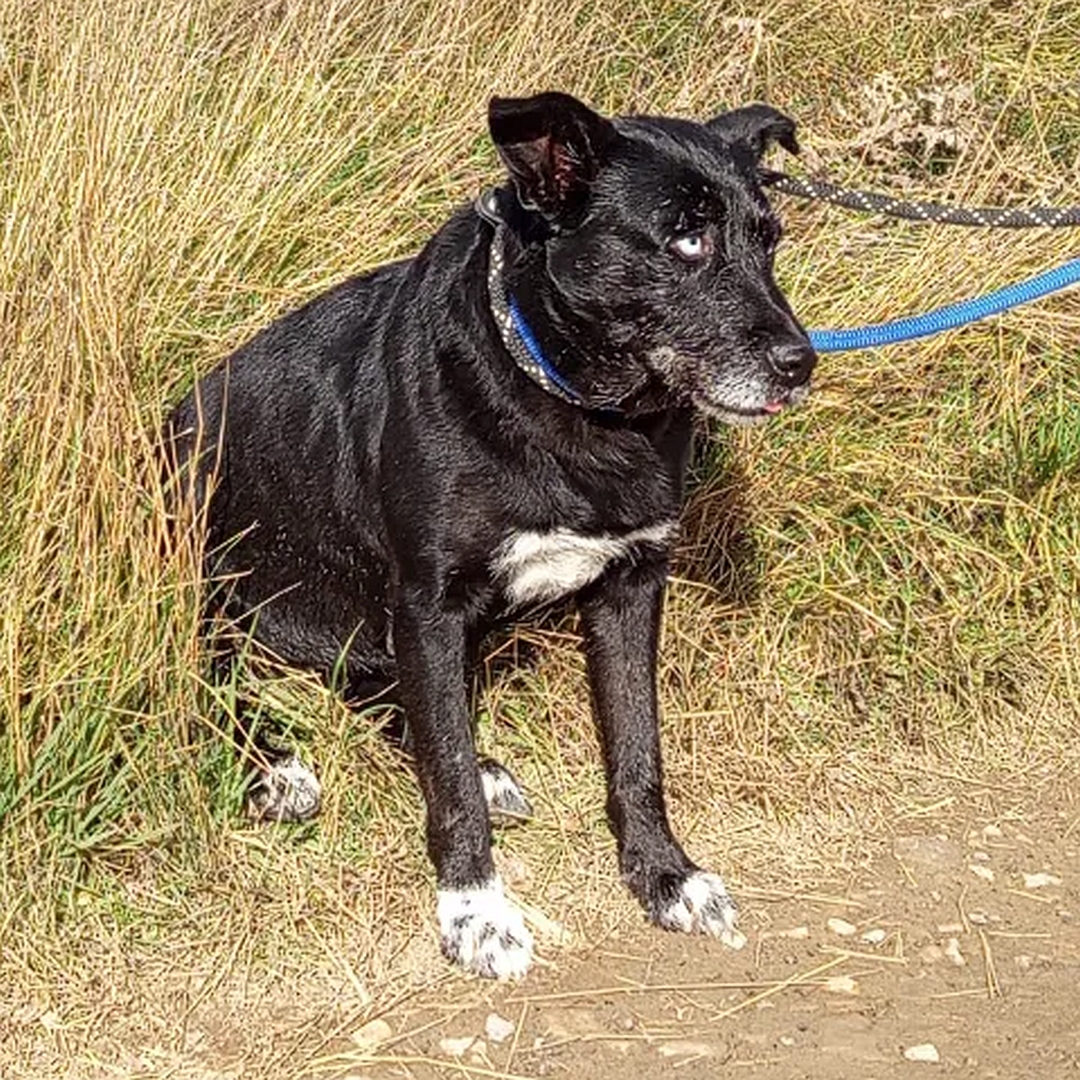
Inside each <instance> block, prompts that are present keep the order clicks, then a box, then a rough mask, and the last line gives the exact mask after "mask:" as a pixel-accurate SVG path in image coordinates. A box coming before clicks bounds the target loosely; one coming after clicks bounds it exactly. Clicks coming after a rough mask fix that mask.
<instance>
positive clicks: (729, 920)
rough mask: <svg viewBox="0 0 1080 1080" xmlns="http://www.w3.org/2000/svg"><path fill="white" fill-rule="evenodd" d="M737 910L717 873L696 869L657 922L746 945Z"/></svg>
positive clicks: (734, 946)
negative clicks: (738, 924)
mask: <svg viewBox="0 0 1080 1080" xmlns="http://www.w3.org/2000/svg"><path fill="white" fill-rule="evenodd" d="M737 918H738V909H737V908H736V907H735V902H734V901H733V900H732V899H731V897H730V896H728V891H727V889H726V888H725V886H724V883H723V881H721V879H720V877H719V876H718V875H716V874H707V873H705V871H704V870H696V871H695V872H694V873H692V874H691V875H690V876H689V877H688V878H687V879H686V880H685V881H684V882H683V883H682V886H681V888H680V889H679V894H678V896H677V898H676V899H675V900H674V901H672V903H670V904H669V905H668V906H667V907H666V908H664V910H663V911H661V912H660V915H659V917H658V918H657V922H659V924H660V925H661V926H662V927H664V929H666V930H681V931H682V932H683V933H685V934H712V936H713V937H718V938H719V939H720V940H721V941H722V942H723V943H724V944H725V945H727V946H729V947H730V948H732V949H741V948H742V947H743V946H744V945H745V944H746V935H745V934H743V933H741V932H740V931H739V930H738V929H737V927H736V925H735V923H736V920H737Z"/></svg>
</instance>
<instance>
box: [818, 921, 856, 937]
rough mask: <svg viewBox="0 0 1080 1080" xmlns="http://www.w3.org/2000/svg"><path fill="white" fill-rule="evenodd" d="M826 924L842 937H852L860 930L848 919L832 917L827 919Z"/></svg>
mask: <svg viewBox="0 0 1080 1080" xmlns="http://www.w3.org/2000/svg"><path fill="white" fill-rule="evenodd" d="M825 925H826V926H827V927H828V928H829V929H830V930H831V931H832V932H833V933H834V934H838V935H839V936H840V937H851V936H852V935H853V934H855V933H857V932H858V927H856V926H852V924H851V923H849V922H848V921H847V919H837V918H832V919H829V920H827V921H826V923H825Z"/></svg>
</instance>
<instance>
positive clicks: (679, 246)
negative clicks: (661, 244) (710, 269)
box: [670, 232, 713, 263]
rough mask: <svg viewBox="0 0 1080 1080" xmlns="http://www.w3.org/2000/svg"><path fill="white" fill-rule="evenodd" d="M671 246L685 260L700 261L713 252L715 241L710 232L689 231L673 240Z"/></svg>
mask: <svg viewBox="0 0 1080 1080" xmlns="http://www.w3.org/2000/svg"><path fill="white" fill-rule="evenodd" d="M670 247H671V250H672V251H673V252H674V253H675V254H676V255H678V256H679V258H680V259H682V260H683V261H684V262H688V263H699V262H703V261H704V260H705V259H707V258H708V257H709V256H710V255H711V254H712V250H713V243H712V237H711V236H709V234H708V233H703V232H699V233H687V234H686V235H685V236H677V237H676V238H675V239H674V240H672V241H671V244H670Z"/></svg>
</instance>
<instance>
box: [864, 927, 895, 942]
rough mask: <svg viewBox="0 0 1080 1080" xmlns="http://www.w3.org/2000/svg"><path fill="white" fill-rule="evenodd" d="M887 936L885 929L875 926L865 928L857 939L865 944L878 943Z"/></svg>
mask: <svg viewBox="0 0 1080 1080" xmlns="http://www.w3.org/2000/svg"><path fill="white" fill-rule="evenodd" d="M888 936H889V932H888V931H887V930H883V929H882V928H881V927H880V926H875V927H874V928H873V929H872V930H867V931H866V933H865V934H863V936H862V937H861V938H859V940H860V941H861V942H863V943H864V944H865V945H880V944H881V943H882V942H883V941H884V940H885V939H886V938H887V937H888Z"/></svg>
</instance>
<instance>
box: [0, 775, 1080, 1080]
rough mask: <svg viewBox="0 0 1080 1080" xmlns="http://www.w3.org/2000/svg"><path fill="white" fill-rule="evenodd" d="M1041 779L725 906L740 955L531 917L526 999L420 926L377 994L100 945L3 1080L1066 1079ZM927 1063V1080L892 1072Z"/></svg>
mask: <svg viewBox="0 0 1080 1080" xmlns="http://www.w3.org/2000/svg"><path fill="white" fill-rule="evenodd" d="M1055 771H1057V772H1058V773H1059V775H1060V773H1062V772H1066V780H1065V781H1064V782H1061V781H1060V780H1058V781H1055V782H1053V783H1051V784H1046V785H1044V786H1043V787H1042V788H1041V789H1040V790H1039V791H1038V793H1037V794H1036V793H1035V792H1034V791H1028V792H1026V793H1025V794H1024V795H1023V799H1022V800H1021V801H1018V800H1017V798H1016V797H1015V795H1014V792H1013V791H1012V790H1010V791H1009V792H1006V791H1005V790H1004V788H1002V789H1001V790H999V791H995V789H994V788H993V786H992V785H991V786H984V787H981V788H980V789H979V790H977V791H971V790H970V789H969V788H968V787H967V786H966V785H965V784H963V783H958V784H957V785H955V787H950V786H946V787H944V788H943V787H942V786H941V785H940V784H936V783H935V784H933V785H931V786H932V787H933V789H934V791H933V794H932V796H930V797H927V798H921V797H920V798H909V799H905V800H904V802H903V807H904V809H902V810H899V811H898V812H896V813H895V814H894V815H893V816H892V818H891V819H889V821H888V822H887V823H886V824H885V825H884V826H882V828H881V829H880V830H879V831H878V832H876V833H875V834H874V835H872V836H871V837H869V838H867V837H866V836H865V835H858V836H857V837H854V833H859V830H857V829H856V830H854V833H853V837H854V838H853V840H852V842H851V845H850V847H849V848H848V849H847V850H845V851H844V852H841V853H839V855H837V854H836V853H835V852H834V856H835V857H834V858H833V860H832V862H831V864H828V863H826V864H824V865H826V867H827V866H828V865H832V866H834V867H835V866H840V865H843V866H844V867H845V870H844V871H843V876H842V877H841V876H839V873H838V872H836V871H832V873H833V875H834V876H833V877H832V878H831V879H830V877H829V874H830V871H829V870H828V869H825V870H824V871H823V872H822V873H820V874H816V875H815V876H814V878H813V879H812V880H811V879H804V882H805V881H809V882H810V883H809V884H805V883H801V884H800V888H799V891H798V892H795V891H791V890H788V891H785V890H784V889H783V887H782V884H783V883H782V882H780V887H778V888H774V889H773V891H765V890H754V889H752V888H750V887H749V886H748V885H747V884H746V883H745V882H739V881H733V882H732V885H733V891H734V892H735V893H736V895H737V896H738V899H739V901H740V904H741V908H742V928H743V930H744V931H745V932H746V935H747V938H748V940H747V944H746V946H745V948H744V949H742V950H741V951H738V952H733V951H731V950H728V949H726V948H724V947H723V946H721V945H720V944H719V943H718V942H716V941H713V940H711V939H704V938H689V937H684V936H681V935H677V934H668V933H664V932H662V931H659V930H655V929H653V928H651V927H649V926H647V925H645V924H644V922H643V921H642V920H641V917H640V913H639V912H638V911H637V909H636V908H635V907H634V905H633V904H632V903H631V902H630V901H629V900H628V899H627V898H626V897H625V896H624V895H623V894H622V891H621V890H618V891H616V892H613V893H610V894H609V895H608V899H607V900H606V901H604V902H602V903H597V904H595V905H593V906H592V908H591V909H590V910H585V911H581V912H580V917H579V918H578V921H577V922H576V923H575V924H574V925H573V926H572V927H570V928H569V931H568V934H567V938H568V940H565V941H562V942H559V941H557V940H556V939H557V937H558V933H559V930H558V927H557V926H555V925H554V924H552V923H548V922H545V920H544V919H543V916H542V915H540V914H539V913H537V912H532V913H531V918H532V922H533V926H534V930H535V931H536V933H537V937H538V942H539V950H538V953H539V955H538V960H537V964H536V966H535V967H534V969H533V971H532V972H531V973H530V974H529V976H528V977H527V978H526V979H524V980H523V981H522V982H520V983H518V984H497V983H490V982H488V981H486V980H481V979H475V978H469V977H466V976H463V975H461V974H459V973H457V972H455V971H453V970H451V969H450V968H449V966H448V965H447V964H446V963H445V962H444V961H443V960H442V959H441V958H440V957H439V956H438V953H437V949H436V946H435V941H434V933H433V931H432V927H431V926H430V925H429V923H428V922H425V921H424V919H423V917H422V915H421V914H420V912H419V909H416V910H410V911H403V912H402V913H401V915H402V917H403V918H404V919H405V920H406V933H405V934H404V936H402V937H399V938H395V937H394V935H393V934H389V931H384V932H386V933H388V934H389V936H388V938H387V943H384V945H379V946H377V948H376V954H377V955H380V956H381V955H383V952H392V953H393V955H392V956H387V957H386V959H387V963H388V964H389V965H391V966H392V968H393V969H394V970H396V971H397V973H398V974H397V975H396V976H394V977H393V978H392V979H389V980H384V981H383V983H382V984H380V986H379V988H378V990H377V991H376V987H375V986H374V985H370V986H365V985H364V983H363V980H362V978H360V977H358V976H356V975H355V974H354V973H352V972H351V970H350V969H348V968H347V965H348V962H349V958H350V957H357V956H359V955H360V954H359V951H358V945H359V943H358V942H355V941H354V942H351V943H350V942H349V941H348V940H347V939H344V938H343V939H342V940H341V941H336V942H330V941H324V940H322V939H321V938H319V937H318V935H314V934H313V936H312V941H311V943H310V945H309V946H305V947H303V948H302V950H301V951H300V952H299V953H298V954H291V955H290V956H288V957H278V958H277V959H274V958H273V957H271V956H269V955H267V956H265V957H264V958H263V960H262V961H260V962H259V964H257V965H255V966H254V967H253V966H250V964H249V963H245V964H242V965H235V964H230V963H229V962H228V960H227V959H223V957H225V956H226V955H227V954H231V953H232V952H238V951H239V950H240V949H241V947H242V945H243V934H244V932H245V931H244V929H243V927H244V923H243V920H242V919H240V920H239V922H238V924H237V927H234V928H233V929H232V930H228V929H224V930H223V931H222V933H223V935H224V936H223V937H222V940H220V941H217V940H216V937H217V936H219V932H218V931H216V930H210V929H208V934H210V935H211V936H210V937H208V938H207V940H206V943H205V946H204V949H203V951H204V953H205V955H201V954H200V953H198V952H192V951H191V948H190V947H189V945H188V943H180V942H173V943H171V944H170V943H169V942H168V941H165V942H161V943H159V945H158V946H157V947H156V948H155V949H154V950H151V951H148V952H145V953H142V954H140V955H138V956H136V955H134V954H132V953H127V952H125V953H124V955H123V956H119V955H118V956H115V957H110V956H109V955H108V950H107V949H106V948H105V946H104V945H102V944H101V943H98V944H96V945H94V946H93V948H91V949H89V951H87V952H86V953H85V958H86V968H87V971H86V979H90V978H91V977H97V976H95V974H94V973H95V972H99V973H100V978H98V982H99V989H98V991H97V993H96V996H95V998H94V999H93V1000H89V999H88V997H87V994H86V992H85V991H86V985H84V983H85V982H86V979H83V978H82V977H81V976H80V977H78V978H72V979H69V980H65V982H64V985H54V986H53V988H52V990H51V991H50V993H49V995H48V997H47V999H46V998H41V999H40V1000H37V1001H36V1003H35V1001H33V1000H28V999H27V1000H25V1001H24V1003H23V1004H21V1005H19V1006H18V1007H17V1008H13V1009H11V1010H7V1009H0V1080H44V1078H46V1077H49V1078H60V1077H63V1078H74V1080H99V1078H101V1080H105V1078H125V1080H128V1078H150V1077H166V1076H167V1077H170V1078H172V1080H302V1078H312V1077H319V1078H338V1080H342V1078H348V1080H365V1078H369V1077H373V1078H391V1077H394V1078H418V1080H420V1078H433V1077H457V1078H461V1077H469V1078H471V1077H502V1078H512V1077H530V1078H531V1077H548V1076H550V1077H561V1076H565V1077H573V1078H579V1077H581V1078H586V1080H615V1078H617V1080H643V1078H646V1077H674V1078H679V1080H683V1078H686V1080H697V1078H706V1077H716V1076H724V1077H732V1076H746V1077H762V1078H768V1080H797V1078H798V1080H801V1078H814V1080H849V1078H850V1080H889V1078H893V1077H904V1078H917V1077H921V1076H934V1075H937V1074H942V1075H949V1076H957V1077H970V1078H972V1080H975V1078H979V1080H991V1078H1001V1080H1014V1078H1015V1080H1020V1078H1028V1077H1032V1078H1039V1080H1057V1078H1059V1077H1060V1078H1067V1077H1080V985H1078V983H1080V783H1078V782H1077V781H1076V778H1075V775H1068V773H1067V771H1066V770H1065V769H1062V768H1061V767H1060V766H1059V767H1058V769H1057V770H1055ZM762 843H763V849H762V850H763V851H766V850H770V849H771V848H770V845H772V844H773V841H772V840H763V841H762ZM827 846H828V845H824V844H823V846H822V851H824V850H825V849H826V847H827ZM602 854H603V855H604V862H605V863H606V862H607V861H608V860H607V858H606V853H602ZM776 854H780V853H776ZM784 854H785V855H786V853H784ZM807 854H808V855H809V854H812V850H811V851H808V853H807ZM801 862H802V860H800V865H801ZM777 866H778V867H779V863H778V864H777ZM505 869H507V868H506V867H504V870H505ZM782 873H783V871H782V870H779V871H778V873H777V874H776V875H774V882H773V884H774V885H776V884H777V882H776V881H775V878H779V877H780V876H781V874H782ZM1032 875H1041V876H1032ZM755 876H756V877H757V878H758V880H762V878H761V876H760V875H758V874H757V873H755ZM612 884H613V883H612ZM567 899H568V901H571V900H572V899H573V898H572V897H568V898H567ZM425 900H426V894H425ZM419 903H420V901H418V904H419ZM581 906H582V905H580V904H577V905H574V904H569V903H568V905H567V906H565V907H564V908H563V909H562V910H564V911H566V912H571V911H579V910H580V908H581ZM252 910H257V909H252ZM837 920H840V921H837ZM351 921H352V920H351V919H350V918H346V917H345V915H344V914H343V917H342V924H343V926H345V927H346V928H347V927H348V926H349V925H350V924H351ZM604 927H606V929H604ZM371 932H373V931H372V930H371V928H368V929H366V930H364V933H365V934H369V933H371ZM257 933H258V936H259V939H260V940H262V932H257ZM590 938H591V939H592V940H591V941H590ZM268 940H270V939H269V938H268ZM389 942H394V944H393V946H392V948H391V947H390V944H389ZM2 945H3V942H2V940H0V947H2ZM320 945H321V949H320ZM266 947H267V946H265V945H264V946H263V947H262V948H264V949H265V948H266ZM215 950H217V951H215ZM174 954H175V955H174ZM117 964H121V966H120V967H118V966H117ZM264 967H265V970H262V968H264ZM275 970H276V971H278V972H280V973H281V974H280V975H279V976H274V975H273V974H272V972H274V971H275ZM343 970H345V974H344V975H342V974H341V972H342V971H343ZM388 970H389V968H388ZM107 973H111V974H107ZM65 994H66V995H67V1000H66V1002H65ZM14 1000H15V1002H19V1000H20V998H19V995H18V994H16V995H15V998H14ZM500 1028H501V1030H500ZM927 1046H931V1047H933V1051H930V1050H926V1049H924V1051H923V1053H924V1054H929V1055H931V1056H936V1058H937V1061H936V1062H926V1061H912V1060H909V1059H908V1058H907V1057H905V1052H911V1051H912V1050H913V1048H915V1047H924V1048H925V1047H927Z"/></svg>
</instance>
